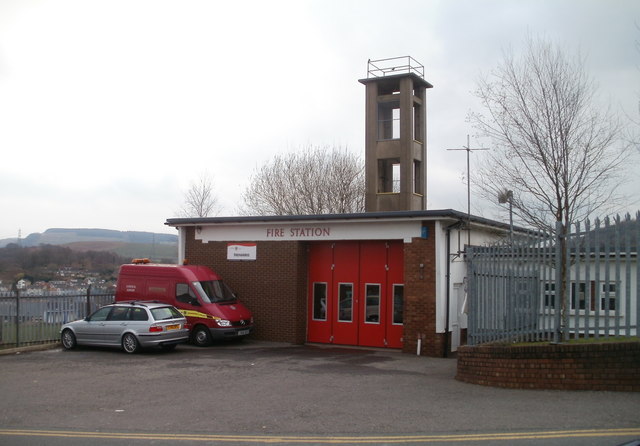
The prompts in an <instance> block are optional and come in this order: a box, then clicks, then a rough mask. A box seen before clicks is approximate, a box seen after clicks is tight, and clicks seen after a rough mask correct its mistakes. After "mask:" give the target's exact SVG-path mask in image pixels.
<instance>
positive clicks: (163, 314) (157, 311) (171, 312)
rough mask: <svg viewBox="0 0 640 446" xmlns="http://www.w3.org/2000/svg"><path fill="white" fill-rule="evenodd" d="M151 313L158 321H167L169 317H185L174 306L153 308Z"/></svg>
mask: <svg viewBox="0 0 640 446" xmlns="http://www.w3.org/2000/svg"><path fill="white" fill-rule="evenodd" d="M151 314H152V315H153V318H154V319H155V320H156V321H166V320H167V319H176V318H181V317H183V316H182V313H180V312H179V311H178V310H176V309H175V308H174V307H159V308H152V309H151Z"/></svg>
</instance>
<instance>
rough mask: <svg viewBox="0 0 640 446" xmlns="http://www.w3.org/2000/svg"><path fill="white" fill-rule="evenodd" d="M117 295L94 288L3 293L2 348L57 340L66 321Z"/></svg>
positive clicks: (0, 297) (0, 301) (0, 308)
mask: <svg viewBox="0 0 640 446" xmlns="http://www.w3.org/2000/svg"><path fill="white" fill-rule="evenodd" d="M114 297H115V296H114V294H113V293H106V292H103V291H102V290H93V291H92V290H91V287H89V288H87V291H86V293H84V294H79V293H77V292H74V293H69V294H62V295H55V296H51V295H41V296H31V295H28V296H27V295H23V294H22V295H21V293H20V292H19V291H17V292H12V293H8V294H6V295H0V348H9V347H18V346H21V345H28V344H40V343H46V342H52V341H57V340H58V339H59V337H60V327H62V325H63V324H65V323H67V322H71V321H74V320H77V319H82V318H84V317H86V316H88V315H89V314H91V313H92V312H94V311H95V310H96V309H98V308H99V307H101V306H103V305H106V304H108V303H111V302H113V301H114Z"/></svg>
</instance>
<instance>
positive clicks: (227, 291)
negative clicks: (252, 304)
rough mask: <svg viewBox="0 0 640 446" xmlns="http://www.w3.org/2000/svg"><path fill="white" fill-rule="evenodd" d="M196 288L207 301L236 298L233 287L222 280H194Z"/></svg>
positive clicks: (204, 300)
mask: <svg viewBox="0 0 640 446" xmlns="http://www.w3.org/2000/svg"><path fill="white" fill-rule="evenodd" d="M193 286H194V288H195V289H196V290H197V291H198V294H200V298H201V299H202V301H203V302H205V303H219V302H233V301H235V300H236V296H235V294H233V291H231V288H229V287H228V286H227V284H226V283H224V282H223V281H222V280H203V281H202V282H193Z"/></svg>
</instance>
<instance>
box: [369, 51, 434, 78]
mask: <svg viewBox="0 0 640 446" xmlns="http://www.w3.org/2000/svg"><path fill="white" fill-rule="evenodd" d="M396 74H415V75H416V76H419V77H420V78H421V79H424V65H422V64H421V63H419V62H418V61H417V60H415V59H414V58H413V57H411V56H401V57H391V58H389V59H378V60H371V59H369V61H368V62H367V79H371V78H377V77H385V76H389V75H396Z"/></svg>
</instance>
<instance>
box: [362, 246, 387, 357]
mask: <svg viewBox="0 0 640 446" xmlns="http://www.w3.org/2000/svg"><path fill="white" fill-rule="evenodd" d="M386 275H387V245H386V243H385V242H377V241H369V242H361V243H360V296H361V299H360V301H359V313H360V316H361V319H360V323H359V327H358V345H364V346H369V347H384V346H385V345H386V344H385V329H386V324H387V318H386V310H387V305H386V297H387V293H386V287H385V285H386Z"/></svg>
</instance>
